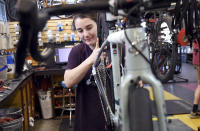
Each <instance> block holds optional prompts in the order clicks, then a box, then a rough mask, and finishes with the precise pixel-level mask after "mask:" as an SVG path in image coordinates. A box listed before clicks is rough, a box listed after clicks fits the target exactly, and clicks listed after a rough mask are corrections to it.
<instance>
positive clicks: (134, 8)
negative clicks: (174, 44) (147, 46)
mask: <svg viewBox="0 0 200 131" xmlns="http://www.w3.org/2000/svg"><path fill="white" fill-rule="evenodd" d="M141 5H142V4H141V3H139V4H137V5H135V6H134V7H133V8H131V9H130V11H129V12H128V15H127V18H128V17H131V14H132V12H133V11H135V10H136V9H137V7H138V6H141ZM126 29H127V28H126V27H125V29H124V35H125V38H126V39H127V41H128V43H129V44H130V46H131V47H132V48H134V49H135V50H136V51H137V52H138V53H139V54H140V55H141V56H142V57H143V58H144V60H145V61H146V62H147V63H148V64H149V65H150V68H151V71H152V73H153V74H154V76H155V77H156V78H157V79H159V78H158V77H157V75H156V73H155V70H154V68H153V66H152V64H151V62H150V60H148V58H147V57H146V56H145V55H144V54H143V53H142V52H141V51H140V50H139V49H138V48H137V47H136V46H135V45H133V44H131V43H132V42H131V40H130V39H129V37H128V35H127V30H126Z"/></svg>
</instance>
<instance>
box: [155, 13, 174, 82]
mask: <svg viewBox="0 0 200 131" xmlns="http://www.w3.org/2000/svg"><path fill="white" fill-rule="evenodd" d="M155 29H156V33H155V34H154V35H156V36H155V37H156V41H155V43H154V44H153V48H152V49H153V53H152V64H153V67H154V70H155V72H156V75H157V78H159V79H160V80H161V81H162V82H163V83H166V82H168V81H169V80H171V79H173V75H174V71H175V67H176V59H177V43H176V38H175V37H174V36H175V34H173V32H172V28H171V18H170V17H165V18H160V19H159V20H158V21H157V23H156V25H155Z"/></svg>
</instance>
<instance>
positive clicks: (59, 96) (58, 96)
mask: <svg viewBox="0 0 200 131" xmlns="http://www.w3.org/2000/svg"><path fill="white" fill-rule="evenodd" d="M64 97H69V95H65V96H64ZM71 97H75V94H71ZM54 98H63V95H54Z"/></svg>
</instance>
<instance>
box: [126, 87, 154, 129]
mask: <svg viewBox="0 0 200 131" xmlns="http://www.w3.org/2000/svg"><path fill="white" fill-rule="evenodd" d="M128 98H129V100H128V112H129V114H130V115H129V125H130V131H153V130H154V129H153V121H152V109H151V101H150V98H149V92H148V90H147V89H144V88H134V87H130V88H129V94H128Z"/></svg>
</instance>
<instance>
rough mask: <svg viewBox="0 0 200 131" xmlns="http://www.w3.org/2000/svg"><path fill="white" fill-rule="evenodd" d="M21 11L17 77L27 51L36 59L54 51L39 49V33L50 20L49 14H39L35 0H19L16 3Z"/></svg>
mask: <svg viewBox="0 0 200 131" xmlns="http://www.w3.org/2000/svg"><path fill="white" fill-rule="evenodd" d="M16 8H17V11H18V12H19V21H20V22H19V24H20V27H21V36H20V38H19V42H18V43H17V51H16V67H15V78H17V77H19V76H20V75H21V73H22V69H23V65H24V63H25V58H26V55H27V51H28V52H30V54H31V56H32V57H33V59H34V60H36V61H44V60H46V59H47V58H48V57H49V56H50V54H51V53H52V52H53V50H52V49H49V50H48V51H47V52H46V53H45V54H44V55H41V54H40V53H39V51H38V41H37V37H38V36H37V34H38V32H39V31H41V30H42V29H43V27H44V26H45V24H46V21H47V20H48V18H49V17H48V14H47V13H45V12H43V13H41V15H38V9H37V3H36V2H35V1H33V0H18V2H17V5H16Z"/></svg>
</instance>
